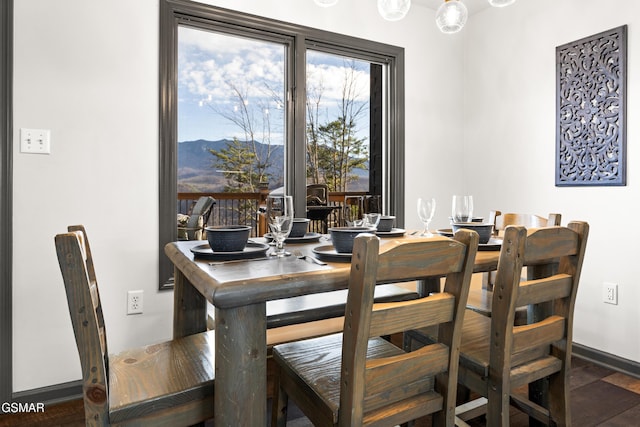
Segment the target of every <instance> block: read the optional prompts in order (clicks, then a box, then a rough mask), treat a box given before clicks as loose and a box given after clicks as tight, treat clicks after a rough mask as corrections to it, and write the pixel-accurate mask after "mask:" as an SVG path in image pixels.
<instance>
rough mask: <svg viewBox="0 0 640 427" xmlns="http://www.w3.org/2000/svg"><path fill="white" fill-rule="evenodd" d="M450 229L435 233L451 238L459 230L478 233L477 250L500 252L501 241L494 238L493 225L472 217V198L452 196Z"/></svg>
mask: <svg viewBox="0 0 640 427" xmlns="http://www.w3.org/2000/svg"><path fill="white" fill-rule="evenodd" d="M449 221H450V223H451V228H441V229H438V230H436V232H437V233H438V234H439V235H441V236H446V237H453V235H454V234H455V232H456V231H458V230H459V229H461V228H465V229H467V230H473V231H475V232H476V233H478V250H479V251H494V250H500V248H501V246H502V239H501V238H499V237H497V236H494V235H493V233H494V225H493V224H492V223H489V222H484V218H483V217H474V216H473V196H470V195H462V196H461V195H454V196H453V197H452V199H451V216H450V217H449Z"/></svg>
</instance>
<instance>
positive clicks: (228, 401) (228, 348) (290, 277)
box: [165, 230, 500, 427]
mask: <svg viewBox="0 0 640 427" xmlns="http://www.w3.org/2000/svg"><path fill="white" fill-rule="evenodd" d="M446 238H448V237H442V236H434V237H421V236H419V235H418V233H417V232H416V231H412V230H407V231H406V232H405V230H402V233H396V234H394V235H393V236H392V237H386V236H381V243H380V246H381V248H383V247H384V245H385V244H387V243H388V242H391V241H395V242H400V243H401V242H403V241H408V240H409V239H446ZM328 239H329V238H328V236H327V235H320V236H319V238H318V239H313V240H311V241H306V240H304V239H303V241H302V242H300V243H293V244H290V243H287V246H286V248H287V250H289V251H290V252H291V253H293V255H291V256H286V257H281V258H277V257H270V256H268V255H266V256H260V257H258V258H250V259H242V260H239V261H238V260H226V259H225V260H222V261H220V260H217V259H215V257H214V259H212V258H211V257H208V256H206V254H204V255H203V253H202V252H201V249H202V248H203V246H206V243H204V242H203V241H178V242H171V243H168V244H167V245H166V246H165V253H166V255H167V256H168V258H169V259H170V260H171V262H172V263H173V264H174V267H175V268H174V311H173V336H174V338H178V337H182V336H186V335H190V334H195V333H200V332H204V331H205V330H206V328H207V302H209V303H211V304H212V305H213V306H214V308H215V310H214V318H215V393H214V411H215V420H214V423H215V425H216V426H234V427H237V426H259V425H265V424H266V423H267V408H266V405H267V399H266V396H267V390H266V387H267V375H266V370H267V368H266V363H267V345H266V329H267V326H266V302H267V301H272V300H279V299H284V298H290V297H295V296H301V295H310V294H316V293H322V292H329V291H335V290H340V289H346V288H347V287H348V278H349V271H350V267H351V264H350V257H349V256H348V254H347V255H345V254H332V253H330V252H327V251H326V248H327V247H329V248H331V246H330V245H331V242H330V241H329V240H328ZM251 241H252V242H253V244H254V245H260V244H261V243H262V242H264V240H263V238H258V239H251ZM205 242H206V241H205ZM328 245H329V246H328ZM499 253H500V251H499V246H497V247H495V246H494V247H490V248H487V250H479V251H478V252H477V255H476V258H475V262H474V272H487V271H493V270H495V269H496V267H497V264H498V258H499ZM214 255H215V254H214ZM305 256H307V257H314V258H316V259H317V258H320V259H323V260H324V261H325V262H324V265H320V264H317V263H314V262H312V260H309V259H308V258H307V259H305V258H304V257H305ZM417 286H418V293H419V294H421V295H427V294H428V293H429V292H437V291H439V280H435V281H434V280H421V281H418V285H417Z"/></svg>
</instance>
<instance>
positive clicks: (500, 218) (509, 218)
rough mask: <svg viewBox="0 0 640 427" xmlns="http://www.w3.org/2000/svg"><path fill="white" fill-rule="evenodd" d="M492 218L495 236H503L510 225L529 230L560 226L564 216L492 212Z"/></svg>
mask: <svg viewBox="0 0 640 427" xmlns="http://www.w3.org/2000/svg"><path fill="white" fill-rule="evenodd" d="M489 217H490V218H493V221H494V234H496V235H498V236H501V235H503V234H504V230H505V229H506V228H507V227H508V226H510V225H521V226H523V227H527V228H540V227H552V226H554V225H560V220H561V219H562V215H561V214H559V213H550V214H549V216H548V217H547V218H545V217H542V216H540V215H534V214H522V213H504V214H503V213H502V212H500V211H491V212H490V214H489Z"/></svg>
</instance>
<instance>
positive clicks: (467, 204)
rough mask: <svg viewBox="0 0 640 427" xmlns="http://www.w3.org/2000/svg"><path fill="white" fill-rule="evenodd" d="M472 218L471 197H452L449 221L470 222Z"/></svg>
mask: <svg viewBox="0 0 640 427" xmlns="http://www.w3.org/2000/svg"><path fill="white" fill-rule="evenodd" d="M472 216H473V196H458V195H455V196H453V199H452V201H451V220H452V221H453V222H471V218H472Z"/></svg>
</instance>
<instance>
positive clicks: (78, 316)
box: [55, 225, 109, 423]
mask: <svg viewBox="0 0 640 427" xmlns="http://www.w3.org/2000/svg"><path fill="white" fill-rule="evenodd" d="M68 230H69V232H68V233H64V234H58V235H57V236H56V237H55V244H56V251H57V254H58V263H59V264H60V271H61V272H62V278H63V280H64V287H65V290H66V293H67V302H68V304H69V314H70V315H71V324H72V325H73V332H74V334H75V338H76V345H77V347H78V353H79V355H80V365H81V368H82V388H83V396H84V407H85V414H87V415H88V414H91V415H92V416H91V419H94V418H95V417H96V416H97V418H96V420H97V419H98V418H99V419H100V420H101V422H103V423H107V421H108V420H109V415H108V411H109V403H108V396H109V384H108V380H107V378H108V372H107V370H108V366H109V360H108V357H109V356H108V354H109V353H108V350H107V338H106V330H105V324H104V317H103V315H102V305H101V303H100V294H99V292H98V282H97V281H96V277H95V271H94V268H93V259H92V257H91V251H90V249H89V242H88V240H87V235H86V233H85V230H84V227H83V226H81V225H79V226H70V227H69V228H68ZM87 419H90V418H87Z"/></svg>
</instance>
